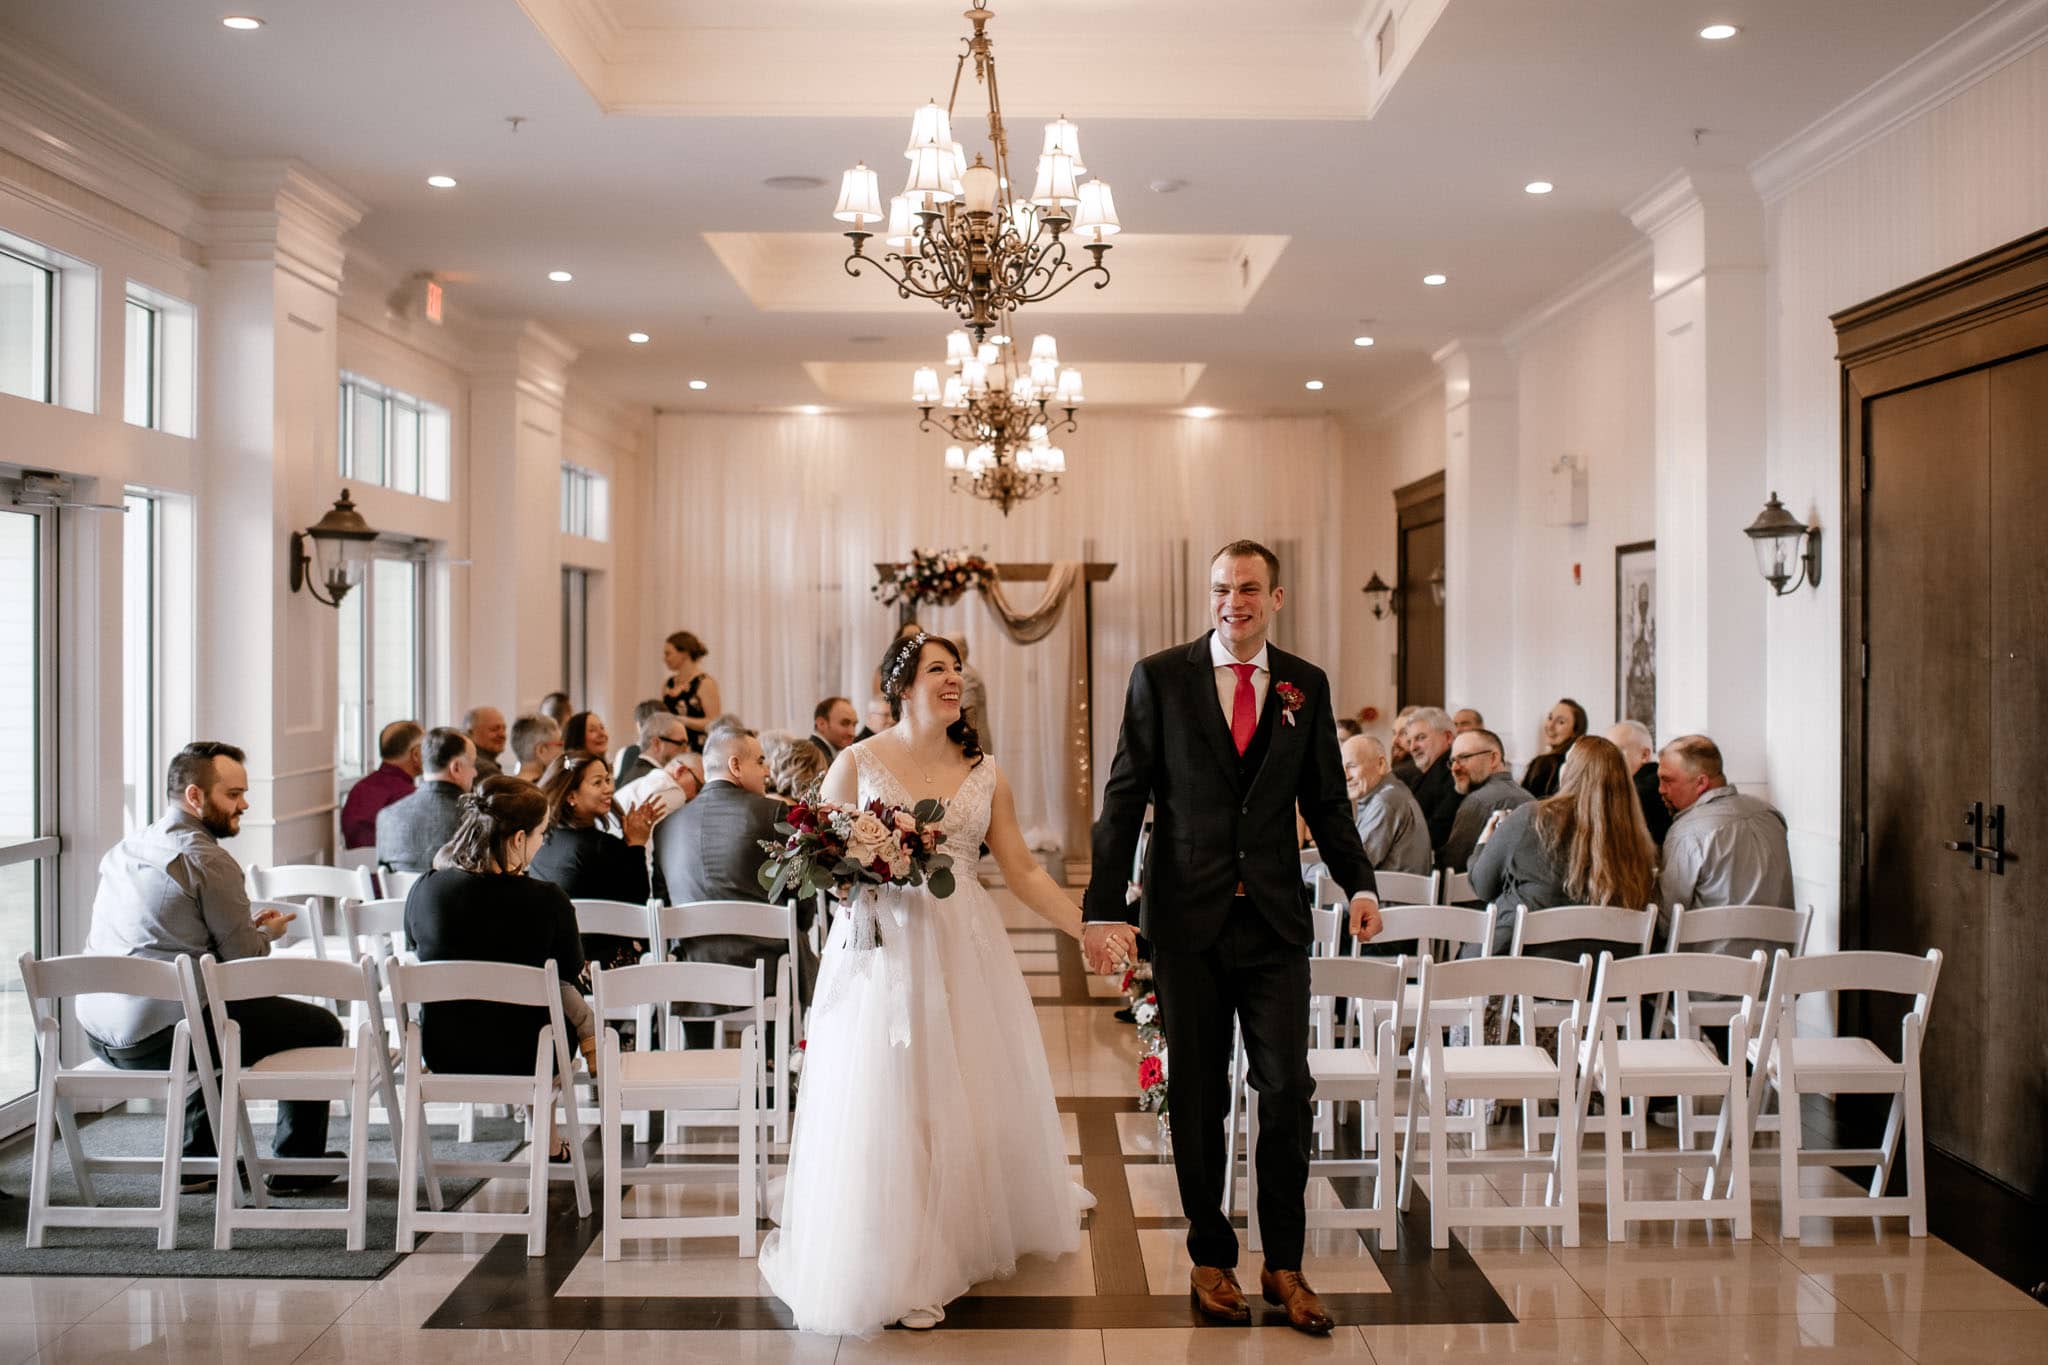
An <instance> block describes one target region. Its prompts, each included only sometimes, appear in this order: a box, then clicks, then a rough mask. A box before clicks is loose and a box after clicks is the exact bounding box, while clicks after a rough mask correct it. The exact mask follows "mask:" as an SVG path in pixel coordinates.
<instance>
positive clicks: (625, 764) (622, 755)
mask: <svg viewBox="0 0 2048 1365" xmlns="http://www.w3.org/2000/svg"><path fill="white" fill-rule="evenodd" d="M666 710H668V708H667V707H665V706H663V705H662V704H661V698H659V697H648V698H646V699H645V700H643V701H637V702H635V703H633V742H632V743H631V744H628V745H627V746H626V747H625V748H623V749H621V750H619V755H618V758H617V759H615V760H614V761H613V763H612V781H614V782H616V783H618V784H619V785H620V786H622V787H623V786H625V785H626V784H627V783H628V782H631V781H632V780H633V779H634V778H636V777H645V776H647V774H648V773H650V772H652V771H654V769H656V768H659V767H660V766H661V764H660V762H659V761H656V762H654V763H651V764H649V765H648V766H647V767H645V768H640V769H638V770H637V771H635V770H634V768H633V764H634V760H636V759H638V758H639V757H640V735H641V733H642V732H644V731H645V730H646V729H647V718H648V717H649V716H653V715H659V714H660V713H662V712H664V711H666ZM629 774H630V775H629Z"/></svg>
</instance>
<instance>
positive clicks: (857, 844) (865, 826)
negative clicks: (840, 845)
mask: <svg viewBox="0 0 2048 1365" xmlns="http://www.w3.org/2000/svg"><path fill="white" fill-rule="evenodd" d="M895 842H896V836H895V835H894V834H891V833H890V832H889V827H888V826H887V825H885V824H883V823H882V819H881V817H880V816H878V815H876V814H875V813H874V812H873V811H865V810H864V811H862V812H861V813H860V814H859V815H856V816H855V817H854V818H853V823H852V824H851V825H849V826H848V827H847V830H846V852H847V854H848V856H850V857H851V858H852V859H853V860H854V861H855V862H857V863H860V864H861V865H863V866H865V865H867V864H868V863H871V862H873V861H874V860H875V859H876V858H878V857H881V856H883V855H884V854H885V853H886V852H887V850H888V847H889V846H890V845H891V844H894V843H895Z"/></svg>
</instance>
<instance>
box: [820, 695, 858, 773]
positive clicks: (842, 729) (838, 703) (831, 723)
mask: <svg viewBox="0 0 2048 1365" xmlns="http://www.w3.org/2000/svg"><path fill="white" fill-rule="evenodd" d="M859 733H860V716H859V715H858V714H857V713H855V711H854V709H853V703H852V702H850V701H848V700H847V699H846V698H844V697H827V698H825V700H823V701H821V702H819V703H818V706H817V709H816V710H814V711H812V712H811V733H810V735H809V739H810V742H811V747H812V748H814V749H816V750H817V751H818V756H819V757H820V758H823V759H824V760H825V766H826V767H828V768H829V767H831V766H832V760H833V759H835V758H837V757H839V751H840V750H841V749H845V748H849V747H851V745H852V744H853V741H854V739H855V737H856V736H857V735H858V734H859Z"/></svg>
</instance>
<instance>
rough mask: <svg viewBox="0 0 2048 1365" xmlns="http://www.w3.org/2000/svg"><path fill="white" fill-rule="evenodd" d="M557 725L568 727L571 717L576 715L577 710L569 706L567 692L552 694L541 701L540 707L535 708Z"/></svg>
mask: <svg viewBox="0 0 2048 1365" xmlns="http://www.w3.org/2000/svg"><path fill="white" fill-rule="evenodd" d="M533 709H534V710H535V711H537V712H539V713H540V714H541V715H543V716H546V717H547V718H548V719H549V720H551V721H553V722H554V723H555V724H556V725H567V724H568V723H569V717H571V716H573V715H575V714H576V708H575V707H573V706H571V705H570V704H569V694H568V693H567V692H550V693H548V694H547V695H546V696H545V697H542V698H541V699H540V705H539V706H536V707H534V708H533Z"/></svg>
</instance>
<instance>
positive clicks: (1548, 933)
mask: <svg viewBox="0 0 2048 1365" xmlns="http://www.w3.org/2000/svg"><path fill="white" fill-rule="evenodd" d="M1656 932H1657V909H1656V907H1655V906H1651V907H1649V908H1648V909H1645V910H1631V909H1628V908H1627V907H1626V906H1615V905H1560V906H1557V907H1555V908H1553V909H1549V910H1531V909H1529V908H1528V907H1527V906H1525V905H1518V906H1516V907H1515V932H1514V937H1513V939H1512V941H1511V942H1510V945H1509V947H1508V955H1509V956H1510V957H1522V956H1524V955H1525V953H1526V950H1527V949H1530V948H1535V947H1542V946H1547V945H1549V944H1552V943H1567V942H1571V941H1574V940H1582V939H1591V940H1592V941H1594V942H1595V943H1612V944H1614V945H1615V946H1616V947H1617V948H1628V949H1632V950H1633V951H1632V952H1631V953H1629V954H1627V955H1628V956H1633V957H1641V956H1642V955H1643V954H1644V953H1647V952H1649V951H1650V940H1651V938H1652V936H1653V935H1655V934H1656ZM1528 1008H1530V1009H1531V1010H1533V1012H1534V1017H1533V1018H1531V1019H1529V1020H1527V1021H1526V1022H1527V1024H1528V1027H1529V1029H1530V1030H1532V1031H1533V1030H1535V1029H1540V1028H1556V1027H1557V1026H1558V1024H1559V1023H1561V1022H1562V1021H1563V1020H1564V1017H1565V1015H1567V1014H1569V1013H1570V1012H1571V1011H1570V1008H1569V1007H1568V1006H1566V1005H1564V1004H1562V1003H1555V1002H1548V1001H1542V1000H1537V1001H1533V1002H1530V1004H1529V1005H1528ZM1600 1008H1601V1010H1602V1011H1603V1012H1604V1013H1607V1014H1609V1015H1611V1016H1613V1018H1614V1021H1615V1022H1616V1023H1617V1024H1620V1025H1621V1026H1622V1029H1623V1032H1624V1033H1625V1034H1626V1036H1627V1037H1629V1038H1631V1039H1634V1038H1640V1037H1641V1036H1642V1028H1643V1021H1642V1018H1641V1016H1640V1015H1637V1016H1635V1017H1633V1018H1630V1017H1625V1015H1624V1012H1623V1010H1622V1008H1621V1006H1619V1005H1616V1004H1613V1003H1611V1002H1610V1003H1607V1004H1603V1005H1602V1006H1601V1007H1600ZM1511 1014H1512V1011H1510V1010H1503V1011H1501V1039H1502V1041H1506V1039H1507V1036H1508V1029H1509V1027H1510V1025H1511V1023H1512V1022H1513V1021H1512V1020H1511V1018H1510V1015H1511ZM1587 1027H1588V1026H1586V1025H1584V1024H1582V1025H1581V1036H1582V1037H1583V1036H1584V1033H1585V1031H1586V1029H1587ZM1540 1108H1541V1106H1540V1105H1538V1106H1534V1107H1532V1108H1529V1109H1525V1110H1523V1111H1522V1127H1523V1129H1524V1130H1528V1129H1530V1128H1532V1127H1533V1128H1534V1129H1535V1130H1536V1131H1537V1132H1539V1133H1547V1132H1549V1131H1550V1126H1551V1125H1552V1124H1553V1123H1555V1122H1556V1121H1557V1120H1556V1119H1554V1118H1552V1117H1551V1116H1550V1115H1548V1114H1543V1113H1540V1112H1538V1111H1539V1110H1540ZM1624 1132H1625V1133H1627V1135H1628V1136H1629V1138H1630V1140H1631V1141H1633V1142H1634V1144H1635V1145H1636V1146H1637V1147H1645V1146H1648V1145H1649V1140H1650V1129H1649V1124H1648V1115H1647V1111H1646V1110H1645V1109H1644V1107H1643V1106H1642V1105H1641V1104H1640V1103H1632V1104H1630V1106H1629V1112H1628V1113H1627V1114H1626V1115H1624V1114H1623V1113H1622V1112H1621V1111H1620V1110H1619V1109H1608V1110H1606V1111H1605V1112H1604V1113H1601V1114H1596V1115H1593V1116H1591V1117H1589V1118H1585V1119H1583V1120H1582V1122H1581V1123H1580V1125H1579V1134H1580V1137H1581V1138H1582V1139H1583V1138H1584V1137H1585V1136H1586V1135H1587V1134H1589V1133H1599V1134H1601V1135H1602V1138H1603V1140H1604V1141H1606V1142H1610V1143H1612V1142H1618V1141H1620V1139H1621V1135H1622V1134H1623V1133H1624Z"/></svg>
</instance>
